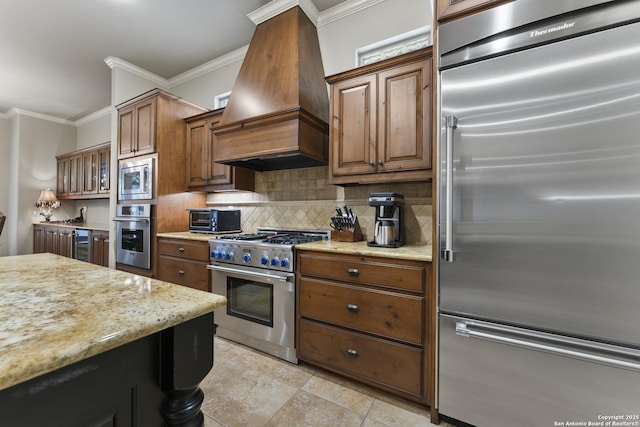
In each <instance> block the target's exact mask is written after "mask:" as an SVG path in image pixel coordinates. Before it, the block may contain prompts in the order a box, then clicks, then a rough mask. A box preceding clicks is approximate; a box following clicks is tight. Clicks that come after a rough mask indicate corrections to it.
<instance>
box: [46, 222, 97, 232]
mask: <svg viewBox="0 0 640 427" xmlns="http://www.w3.org/2000/svg"><path fill="white" fill-rule="evenodd" d="M34 224H37V225H55V226H56V227H69V228H86V229H89V230H100V231H109V225H108V224H98V223H91V222H62V221H61V222H57V221H40V222H36V223H34Z"/></svg>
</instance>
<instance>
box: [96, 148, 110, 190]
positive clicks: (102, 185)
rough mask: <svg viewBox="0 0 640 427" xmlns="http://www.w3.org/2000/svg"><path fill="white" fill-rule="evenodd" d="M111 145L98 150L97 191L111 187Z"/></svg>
mask: <svg viewBox="0 0 640 427" xmlns="http://www.w3.org/2000/svg"><path fill="white" fill-rule="evenodd" d="M110 181H111V146H110V145H109V146H107V147H105V148H102V149H100V150H98V193H109V190H110V189H111V182H110Z"/></svg>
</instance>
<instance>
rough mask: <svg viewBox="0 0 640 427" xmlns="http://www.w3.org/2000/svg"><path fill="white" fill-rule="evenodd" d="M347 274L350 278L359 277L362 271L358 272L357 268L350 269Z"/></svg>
mask: <svg viewBox="0 0 640 427" xmlns="http://www.w3.org/2000/svg"><path fill="white" fill-rule="evenodd" d="M347 273H349V276H359V275H360V270H358V269H357V268H350V269H348V270H347Z"/></svg>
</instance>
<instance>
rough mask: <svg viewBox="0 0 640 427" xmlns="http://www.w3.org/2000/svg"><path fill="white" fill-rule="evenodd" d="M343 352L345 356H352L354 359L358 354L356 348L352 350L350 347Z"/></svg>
mask: <svg viewBox="0 0 640 427" xmlns="http://www.w3.org/2000/svg"><path fill="white" fill-rule="evenodd" d="M345 353H347V356H349V357H353V358H354V359H357V358H358V356H359V354H358V350H354V349H352V348H350V349H348V350H347V351H346V352H345Z"/></svg>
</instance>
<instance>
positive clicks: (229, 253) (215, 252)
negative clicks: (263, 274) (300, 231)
mask: <svg viewBox="0 0 640 427" xmlns="http://www.w3.org/2000/svg"><path fill="white" fill-rule="evenodd" d="M210 255H211V262H216V263H227V264H234V265H245V266H249V267H255V268H263V269H269V270H278V271H287V272H290V271H293V250H292V249H291V248H289V247H277V246H263V247H261V246H251V247H244V246H242V245H238V244H232V243H231V244H230V243H212V244H211V254H210Z"/></svg>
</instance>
